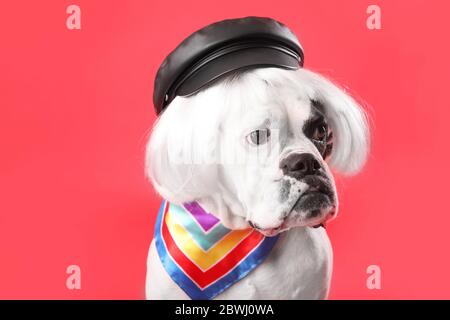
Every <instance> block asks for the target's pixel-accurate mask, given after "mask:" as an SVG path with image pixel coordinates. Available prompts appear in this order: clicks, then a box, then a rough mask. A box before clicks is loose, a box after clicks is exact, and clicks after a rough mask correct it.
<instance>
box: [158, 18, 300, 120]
mask: <svg viewBox="0 0 450 320" xmlns="http://www.w3.org/2000/svg"><path fill="white" fill-rule="evenodd" d="M303 58H304V56H303V49H302V47H301V45H300V43H299V41H298V39H297V37H296V36H295V34H294V33H293V32H292V31H291V30H290V29H289V28H288V27H286V26H285V25H284V24H282V23H280V22H278V21H276V20H273V19H270V18H260V17H246V18H240V19H230V20H223V21H220V22H216V23H213V24H210V25H208V26H206V27H204V28H202V29H200V30H198V31H196V32H194V33H193V34H191V35H190V36H189V37H188V38H186V39H185V40H183V42H181V43H180V45H178V47H176V48H175V50H173V51H172V52H171V53H170V54H169V55H168V56H167V57H166V59H165V60H164V61H163V63H162V64H161V66H160V67H159V70H158V72H157V74H156V79H155V88H154V91H153V103H154V105H155V110H156V113H157V114H160V113H161V112H162V111H163V110H164V109H165V107H166V106H167V105H168V104H169V103H170V102H171V101H172V100H173V99H174V98H175V97H176V96H188V95H191V94H194V93H196V92H198V91H199V90H200V89H201V88H202V87H204V86H205V85H207V84H209V83H211V82H212V81H215V80H217V79H218V78H220V77H222V76H224V75H227V74H228V73H230V72H232V71H236V70H241V69H248V68H261V67H278V68H284V69H292V70H294V69H298V68H301V67H302V66H303Z"/></svg>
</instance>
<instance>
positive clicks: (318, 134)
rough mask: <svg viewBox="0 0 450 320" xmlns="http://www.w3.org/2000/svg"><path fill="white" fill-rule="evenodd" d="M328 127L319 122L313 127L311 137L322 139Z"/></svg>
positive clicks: (325, 135) (317, 139)
mask: <svg viewBox="0 0 450 320" xmlns="http://www.w3.org/2000/svg"><path fill="white" fill-rule="evenodd" d="M327 133H328V129H327V126H326V125H325V124H320V125H318V126H316V127H315V128H314V131H313V134H312V139H314V140H316V141H324V140H325V138H326V137H327Z"/></svg>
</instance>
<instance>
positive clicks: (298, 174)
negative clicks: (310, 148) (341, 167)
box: [280, 153, 322, 179]
mask: <svg viewBox="0 0 450 320" xmlns="http://www.w3.org/2000/svg"><path fill="white" fill-rule="evenodd" d="M280 168H281V170H283V173H284V174H285V175H290V176H293V177H294V178H297V179H301V178H303V177H305V176H307V175H312V174H316V173H317V172H318V171H319V170H320V169H321V168H322V166H321V164H320V163H319V161H317V160H316V158H315V157H314V156H313V155H312V154H311V153H293V154H291V155H289V156H287V157H286V158H284V159H283V160H282V161H281V162H280Z"/></svg>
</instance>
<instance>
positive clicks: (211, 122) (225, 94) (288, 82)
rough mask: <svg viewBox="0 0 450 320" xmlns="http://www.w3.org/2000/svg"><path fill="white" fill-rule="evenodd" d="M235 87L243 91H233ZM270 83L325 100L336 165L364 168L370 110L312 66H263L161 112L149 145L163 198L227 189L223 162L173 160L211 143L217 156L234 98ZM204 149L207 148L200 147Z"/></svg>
mask: <svg viewBox="0 0 450 320" xmlns="http://www.w3.org/2000/svg"><path fill="white" fill-rule="evenodd" d="M232 86H233V87H235V88H236V87H237V88H239V90H230V88H231V87H232ZM267 86H269V87H273V88H272V89H274V90H276V89H277V88H283V90H288V91H283V92H289V90H291V92H292V93H290V94H292V95H295V94H298V93H301V94H302V95H304V96H306V97H307V98H309V99H310V100H314V101H317V102H319V103H320V105H322V106H323V108H324V110H322V111H323V112H324V113H325V117H326V118H327V120H328V123H329V125H330V128H331V130H332V131H333V137H334V138H333V139H334V141H333V149H332V153H331V156H330V158H329V164H330V166H331V167H332V168H334V169H335V170H337V171H339V172H341V173H344V174H355V173H357V172H358V171H359V170H360V169H361V168H362V166H363V165H364V163H365V161H366V158H367V155H368V150H369V130H368V124H367V119H366V116H365V113H364V111H363V110H362V108H361V107H360V106H359V105H358V103H357V102H355V100H354V99H352V98H351V97H350V96H349V95H347V94H346V93H345V92H344V91H343V89H341V88H339V87H338V86H336V85H334V84H333V83H332V82H331V81H329V80H327V79H325V78H324V77H322V76H320V75H318V74H316V73H314V72H311V71H308V70H306V69H298V70H295V71H290V70H284V69H280V68H259V69H253V70H248V71H245V72H242V73H238V74H234V75H232V76H229V77H225V78H224V79H222V80H220V81H218V82H216V83H214V84H213V85H211V86H208V87H206V88H204V89H203V90H201V91H200V92H199V93H197V94H195V95H192V96H189V97H176V98H175V99H174V100H173V101H172V102H171V103H170V105H169V106H168V107H167V108H166V110H165V111H164V112H163V113H162V114H161V115H160V118H159V119H158V120H157V122H156V124H155V125H154V127H153V130H152V133H151V136H150V139H149V141H148V144H147V154H146V174H147V176H148V178H149V179H150V180H151V182H152V183H153V186H154V187H155V189H156V190H157V192H158V193H159V194H160V195H161V196H162V197H163V198H165V199H167V200H169V201H171V202H174V203H183V202H188V201H194V200H198V199H200V198H205V197H209V196H213V195H214V194H223V193H222V191H223V188H224V186H223V185H222V184H221V179H220V177H219V175H220V171H219V170H217V167H218V166H217V164H215V163H208V164H201V163H200V164H199V163H197V162H196V161H194V159H190V160H191V161H187V162H186V161H184V162H183V161H173V155H176V157H180V159H181V158H184V159H186V157H188V158H189V157H191V155H193V154H194V155H195V154H199V153H205V148H206V153H207V154H210V155H211V157H213V158H214V157H216V156H217V152H219V151H220V149H219V146H218V143H219V141H220V135H221V130H222V127H221V123H222V121H223V117H225V116H226V115H227V112H229V110H230V103H232V102H233V101H234V102H235V101H240V99H244V98H245V96H248V93H249V92H254V91H256V92H261V91H260V90H267V89H268V88H267ZM269 89H270V88H269ZM274 92H276V91H274ZM227 110H228V111H227ZM186 137H188V139H186ZM199 149H202V152H196V151H195V150H199ZM171 157H172V158H171Z"/></svg>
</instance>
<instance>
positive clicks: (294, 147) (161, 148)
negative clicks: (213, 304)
mask: <svg viewBox="0 0 450 320" xmlns="http://www.w3.org/2000/svg"><path fill="white" fill-rule="evenodd" d="M367 152H368V129H367V123H366V119H365V116H364V113H363V111H362V110H361V108H360V107H359V106H358V105H357V103H356V102H355V101H354V100H353V99H352V98H351V97H349V96H348V95H347V94H345V93H344V92H343V91H342V90H341V89H340V88H338V87H337V86H335V85H333V84H332V83H331V82H330V81H328V80H326V79H324V78H323V77H321V76H319V75H317V74H315V73H313V72H311V71H308V70H305V69H300V70H296V71H288V70H282V69H278V68H260V69H253V70H249V71H245V72H240V73H235V74H233V75H230V76H228V77H226V78H224V79H222V80H220V81H218V82H216V83H214V84H213V85H210V86H208V87H206V88H204V89H203V90H201V91H200V92H198V93H196V94H195V95H192V96H188V97H177V98H175V99H174V100H173V101H172V102H171V104H170V105H169V106H168V108H167V109H166V110H165V111H164V112H163V113H162V115H161V116H160V119H159V120H158V122H157V124H156V125H155V127H154V129H153V132H152V135H151V137H150V140H149V143H148V147H147V158H146V159H147V164H146V170H147V175H148V176H149V178H150V179H151V181H152V183H153V185H154V187H155V189H156V190H157V191H158V192H159V193H160V194H161V196H162V197H164V198H166V199H167V200H169V201H171V202H175V203H184V202H191V201H198V202H199V203H200V204H201V205H202V206H203V207H205V209H206V210H208V211H209V212H211V213H213V214H215V215H216V216H218V217H219V218H220V219H221V221H222V223H224V225H225V226H227V227H229V228H232V229H240V228H246V227H248V226H251V227H253V228H256V229H258V230H260V231H261V232H262V233H264V234H266V235H274V234H277V233H278V232H281V231H284V230H287V229H289V228H292V227H298V226H303V227H304V226H311V227H312V226H318V225H320V224H323V223H325V222H326V221H327V220H329V219H331V218H333V217H334V216H335V215H336V213H337V208H338V199H337V194H336V188H335V184H334V179H333V176H332V174H331V171H330V167H329V166H331V167H333V168H335V169H336V170H339V171H341V172H343V173H355V172H357V171H358V170H359V169H360V168H361V167H362V165H363V164H364V162H365V159H366V156H367Z"/></svg>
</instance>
